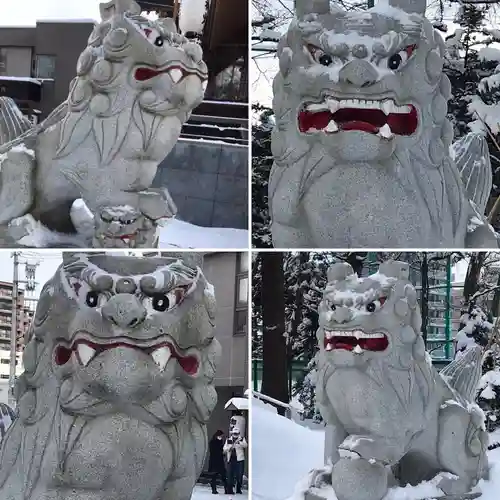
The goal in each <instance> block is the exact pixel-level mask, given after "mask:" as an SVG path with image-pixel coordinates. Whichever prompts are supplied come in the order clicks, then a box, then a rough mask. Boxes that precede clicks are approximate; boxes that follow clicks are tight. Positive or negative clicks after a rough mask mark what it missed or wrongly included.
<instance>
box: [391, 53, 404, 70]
mask: <svg viewBox="0 0 500 500" xmlns="http://www.w3.org/2000/svg"><path fill="white" fill-rule="evenodd" d="M402 62H403V58H402V57H401V56H400V55H399V54H394V55H393V56H392V57H391V58H390V59H389V64H388V66H389V69H398V68H399V67H400V66H401V63H402Z"/></svg>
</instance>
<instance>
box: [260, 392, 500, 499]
mask: <svg viewBox="0 0 500 500" xmlns="http://www.w3.org/2000/svg"><path fill="white" fill-rule="evenodd" d="M324 438H325V434H324V431H322V430H315V431H312V430H310V429H308V428H306V427H303V426H301V425H299V424H298V423H296V422H293V421H291V420H288V419H286V418H284V417H281V416H279V415H277V414H276V410H275V409H274V407H272V406H270V405H264V404H263V403H262V402H260V401H257V400H255V399H254V400H252V439H253V443H252V446H253V454H252V473H253V482H252V488H253V493H252V495H253V497H254V498H256V499H258V500H285V499H290V500H303V498H304V495H303V493H304V491H305V489H306V485H307V484H308V480H309V473H310V471H311V470H312V469H322V468H324V465H323V446H324V445H323V443H324ZM498 441H500V431H499V432H498V433H497V434H496V435H495V433H492V434H491V435H490V443H494V442H498ZM488 459H489V462H490V465H491V471H490V477H491V480H490V481H484V480H481V481H480V482H479V484H478V486H477V487H476V488H475V489H474V490H473V491H474V492H477V491H481V492H482V493H483V495H482V496H481V498H480V500H498V499H499V498H500V493H499V492H500V448H497V449H495V450H493V451H490V452H488ZM448 476H449V475H448ZM441 477H443V475H438V476H436V477H435V478H434V479H432V480H431V481H425V482H423V483H421V484H419V485H417V486H406V487H405V488H401V487H398V488H391V489H390V490H389V493H388V494H387V495H386V496H385V497H384V499H383V500H423V499H426V500H427V499H433V498H435V499H438V498H440V497H442V496H443V492H442V491H441V490H440V489H439V488H437V486H436V484H437V483H438V482H439V480H440V479H441ZM320 493H321V496H323V497H325V498H326V499H327V500H338V499H337V496H336V495H335V494H334V492H333V491H332V490H331V489H329V490H321V492H320Z"/></svg>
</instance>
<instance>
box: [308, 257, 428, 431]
mask: <svg viewBox="0 0 500 500" xmlns="http://www.w3.org/2000/svg"><path fill="white" fill-rule="evenodd" d="M396 264H397V263H393V262H387V263H385V266H386V267H385V269H388V268H389V269H390V266H395V265H396ZM393 268H394V267H393ZM381 272H382V271H381ZM370 279H371V278H370V277H369V278H364V279H361V280H358V279H357V278H355V277H354V276H353V275H350V276H347V277H346V279H345V281H344V279H342V280H337V279H335V280H334V281H333V282H332V281H331V282H330V283H329V284H328V285H327V287H326V289H325V292H324V296H325V298H326V299H327V300H328V297H329V294H335V292H336V291H338V290H340V291H341V293H345V292H347V294H349V293H350V292H354V291H356V290H358V291H359V288H357V286H354V287H352V288H351V287H350V284H349V283H350V282H358V281H360V282H361V283H362V284H361V286H363V287H364V288H363V293H364V296H365V297H376V296H377V294H380V291H381V292H382V294H381V295H383V296H385V297H386V302H385V304H384V314H386V312H387V308H393V310H394V312H393V313H392V316H393V317H391V318H386V319H384V320H381V321H380V322H378V323H372V322H373V321H375V322H376V321H377V320H376V319H375V320H374V318H375V316H376V315H377V314H382V313H377V312H375V313H373V317H370V318H369V319H367V320H365V321H363V320H360V321H361V322H360V323H357V326H356V328H361V329H363V330H364V331H366V332H370V331H371V329H370V325H372V324H378V325H384V326H383V328H384V330H386V331H388V333H389V334H390V341H389V342H390V348H389V350H388V352H387V353H384V354H383V355H382V356H374V357H369V358H367V360H366V362H365V364H364V365H363V366H360V367H359V368H358V369H359V370H361V373H363V374H364V376H366V377H368V378H369V379H371V380H372V381H373V382H375V384H376V386H378V387H383V388H384V390H385V391H387V390H389V388H390V389H391V390H392V391H394V398H392V400H393V402H395V404H396V405H397V406H398V408H399V412H401V414H402V415H405V414H407V412H408V411H411V412H412V413H413V414H418V416H419V418H418V419H416V420H417V421H418V422H419V423H422V422H425V421H427V419H428V418H429V411H432V408H431V395H432V391H433V388H434V386H435V384H436V380H435V373H434V370H433V368H432V362H431V361H430V358H429V356H428V354H427V353H426V351H425V345H424V341H423V339H422V336H421V332H420V329H421V317H420V309H419V307H418V305H417V302H416V292H415V289H414V287H413V285H411V284H410V283H409V282H408V281H407V278H403V279H399V278H397V277H384V280H383V283H382V285H381V286H380V287H379V283H378V282H377V281H370ZM363 281H364V283H363ZM369 283H373V284H374V285H375V287H374V288H370V284H369ZM365 284H366V285H365ZM324 300H325V299H324ZM370 300H371V299H370ZM389 310H391V309H389ZM402 313H403V314H402ZM323 339H324V331H323V328H322V327H320V329H319V330H318V341H319V345H320V351H319V353H318V378H317V384H316V391H317V398H318V404H319V406H320V408H321V411H322V413H323V415H324V416H325V417H326V418H325V420H326V421H327V422H328V420H329V419H328V415H329V414H330V413H331V408H330V402H329V401H328V398H327V397H326V387H327V385H328V383H329V381H330V378H331V377H332V376H333V375H335V376H336V377H337V381H336V382H332V383H338V380H340V379H341V377H342V375H341V374H339V373H336V371H337V370H339V369H341V366H340V365H337V364H335V362H334V361H333V360H332V359H330V358H329V353H328V352H326V351H325V349H324V348H323V347H322V346H323ZM402 374H404V376H402ZM417 430H418V429H417Z"/></svg>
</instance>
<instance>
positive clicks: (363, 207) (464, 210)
mask: <svg viewBox="0 0 500 500" xmlns="http://www.w3.org/2000/svg"><path fill="white" fill-rule="evenodd" d="M295 5H296V19H295V20H294V21H292V23H291V24H290V27H289V29H288V32H287V33H286V34H285V35H284V36H283V38H282V39H281V41H280V43H279V47H278V57H279V67H280V71H279V73H278V74H277V76H276V78H275V80H274V86H273V90H274V101H273V108H274V112H275V118H276V126H275V129H274V131H273V135H272V151H273V155H274V158H275V164H274V167H273V169H272V172H271V177H270V181H269V205H270V207H269V208H270V213H271V219H272V225H271V230H272V237H273V241H274V246H275V247H283V248H288V247H292V248H311V247H323V248H347V247H349V248H367V247H370V248H373V247H380V248H382V247H383V248H388V247H389V248H428V247H432V248H438V247H443V248H462V247H464V246H466V247H476V248H478V247H485V248H488V247H492V248H493V247H494V248H497V246H498V244H497V240H496V235H495V233H494V231H493V230H492V228H491V227H490V226H489V225H488V223H487V222H486V220H485V218H484V217H483V214H484V212H485V207H486V203H487V201H488V197H489V195H490V191H491V185H492V173H491V166H490V160H489V152H488V146H487V144H486V140H485V138H483V137H482V136H480V135H478V134H470V135H468V136H466V137H465V138H463V139H461V140H460V141H459V142H458V143H456V144H454V145H453V148H452V151H450V145H451V142H452V139H453V127H452V125H451V123H450V122H449V121H448V119H447V118H446V115H447V102H448V100H449V99H450V97H451V86H450V81H449V80H448V77H447V76H446V75H445V74H444V73H443V62H444V55H445V44H444V41H443V39H442V36H441V35H440V34H439V33H437V32H436V31H435V30H434V29H433V27H432V25H431V23H430V22H429V21H428V20H427V19H426V18H425V17H424V12H425V6H426V2H425V0H411V1H410V0H388V1H384V2H383V1H382V0H381V1H379V2H378V3H377V5H376V6H375V7H374V8H372V9H369V10H367V11H360V12H346V11H343V10H342V9H340V8H339V7H331V6H330V1H329V0H314V1H310V0H296V1H295Z"/></svg>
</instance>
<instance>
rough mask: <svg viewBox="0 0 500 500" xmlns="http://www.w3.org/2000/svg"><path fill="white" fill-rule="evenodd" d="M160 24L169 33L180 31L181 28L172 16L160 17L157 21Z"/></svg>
mask: <svg viewBox="0 0 500 500" xmlns="http://www.w3.org/2000/svg"><path fill="white" fill-rule="evenodd" d="M156 22H157V23H158V24H160V25H161V26H162V28H163V29H164V30H165V31H168V32H169V33H176V34H178V33H179V30H178V29H177V25H176V24H175V21H174V20H173V19H172V18H171V17H164V18H160V19H158V21H156Z"/></svg>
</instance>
